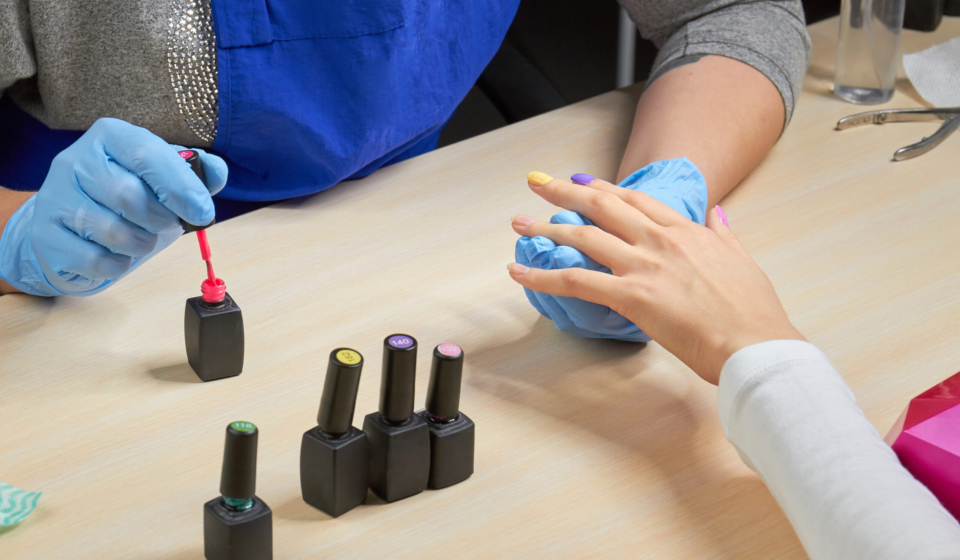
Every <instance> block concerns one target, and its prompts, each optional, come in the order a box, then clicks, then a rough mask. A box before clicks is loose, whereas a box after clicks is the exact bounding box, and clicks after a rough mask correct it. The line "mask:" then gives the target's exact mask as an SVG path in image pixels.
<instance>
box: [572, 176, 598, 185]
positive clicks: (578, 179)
mask: <svg viewBox="0 0 960 560" xmlns="http://www.w3.org/2000/svg"><path fill="white" fill-rule="evenodd" d="M570 180H571V181H573V182H574V183H576V184H578V185H589V184H590V183H592V182H594V181H596V180H597V179H596V178H595V177H591V176H590V175H587V174H586V173H577V174H575V175H574V176H572V177H570Z"/></svg>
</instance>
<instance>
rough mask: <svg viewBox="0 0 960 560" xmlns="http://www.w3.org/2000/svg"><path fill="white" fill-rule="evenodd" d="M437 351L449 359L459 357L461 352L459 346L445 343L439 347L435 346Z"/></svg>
mask: <svg viewBox="0 0 960 560" xmlns="http://www.w3.org/2000/svg"><path fill="white" fill-rule="evenodd" d="M437 350H439V351H440V353H441V354H443V355H444V356H450V357H451V358H454V357H457V356H459V355H460V353H461V352H462V350H460V347H459V346H457V345H456V344H452V343H450V342H445V343H443V344H441V345H440V346H437Z"/></svg>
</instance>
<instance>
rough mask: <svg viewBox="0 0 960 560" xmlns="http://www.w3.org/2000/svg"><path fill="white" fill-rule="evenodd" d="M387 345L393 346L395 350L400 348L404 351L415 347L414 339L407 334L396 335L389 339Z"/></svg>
mask: <svg viewBox="0 0 960 560" xmlns="http://www.w3.org/2000/svg"><path fill="white" fill-rule="evenodd" d="M387 344H389V345H390V346H393V347H394V348H400V349H401V350H403V349H404V348H410V347H411V346H413V338H411V337H409V336H407V335H405V334H395V335H393V336H391V337H390V338H388V339H387Z"/></svg>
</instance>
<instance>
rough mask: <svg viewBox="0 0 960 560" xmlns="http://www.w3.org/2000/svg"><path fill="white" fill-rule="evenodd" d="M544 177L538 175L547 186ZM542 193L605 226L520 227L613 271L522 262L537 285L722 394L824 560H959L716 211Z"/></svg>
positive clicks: (951, 532) (607, 188) (726, 412)
mask: <svg viewBox="0 0 960 560" xmlns="http://www.w3.org/2000/svg"><path fill="white" fill-rule="evenodd" d="M535 178H536V176H535ZM530 188H531V189H532V190H533V191H534V192H535V193H537V194H538V195H540V196H541V197H543V198H544V199H546V200H547V201H548V202H551V203H553V204H555V205H557V206H561V207H563V208H567V209H570V210H573V211H576V212H578V213H580V214H581V215H583V216H585V217H587V218H589V219H590V220H591V221H593V223H595V224H596V225H597V227H594V226H573V225H564V224H551V223H547V222H540V221H536V220H533V219H532V218H528V217H526V216H516V217H515V218H514V220H513V224H514V230H515V231H516V232H517V233H519V234H520V235H524V236H530V237H532V236H537V235H541V236H544V237H547V238H550V239H552V240H553V241H555V242H556V243H557V244H559V245H567V246H570V247H574V248H576V249H579V250H580V251H582V252H583V253H584V254H586V255H588V256H589V257H591V258H592V259H594V260H596V261H597V262H599V263H601V264H603V265H605V266H607V267H609V268H610V269H611V271H612V274H606V273H603V272H597V271H591V270H585V269H581V268H570V269H565V270H540V269H536V268H527V267H525V266H520V265H517V264H511V265H510V267H509V269H510V276H511V277H512V278H513V279H514V280H515V281H517V282H518V283H519V284H521V285H523V286H524V287H526V288H529V289H531V290H535V291H538V292H546V293H550V294H555V295H559V296H570V297H577V298H581V299H584V300H588V301H592V302H596V303H599V304H602V305H606V306H609V307H611V308H612V309H614V310H615V311H617V312H618V313H620V314H622V315H624V316H626V317H627V318H629V319H630V320H632V321H634V322H635V323H636V324H637V325H638V326H639V327H640V328H642V329H643V330H644V332H646V333H648V334H649V335H650V336H651V337H653V340H655V341H656V342H659V343H660V344H661V345H662V346H663V347H664V348H666V349H667V350H669V351H670V352H672V353H673V354H675V355H676V356H677V357H678V358H680V359H681V360H682V361H683V362H684V363H685V364H687V365H688V366H690V367H691V368H692V369H693V370H694V371H695V372H696V373H697V374H698V375H700V376H701V377H702V378H703V379H705V380H707V381H709V382H711V383H719V385H720V418H721V422H722V423H723V426H724V431H725V433H726V435H727V438H728V439H729V440H730V441H731V442H732V443H733V444H734V445H735V446H736V447H737V449H738V451H739V452H740V454H741V456H742V457H743V459H744V461H745V462H747V464H748V465H750V466H751V467H752V468H753V469H754V470H756V471H757V473H758V474H759V475H760V476H761V478H763V480H764V482H765V483H766V484H767V487H768V488H769V489H770V491H771V493H772V494H773V495H774V496H775V497H776V499H777V501H778V502H779V504H780V506H781V507H782V508H783V510H784V512H785V513H786V514H787V517H788V518H789V519H790V521H791V522H792V523H793V526H794V528H795V529H796V531H797V534H798V535H799V536H800V539H801V541H802V542H803V545H804V547H805V548H806V550H807V552H808V553H809V554H810V556H812V557H814V558H864V559H866V558H871V559H875V558H890V559H894V558H920V559H939V558H958V557H960V525H958V524H957V521H956V520H955V519H953V518H952V517H951V516H950V514H949V513H947V511H946V510H944V509H943V507H942V506H941V505H940V504H939V502H938V501H937V500H936V498H934V497H933V495H932V494H931V493H930V492H929V491H928V490H927V489H926V488H925V487H923V486H922V485H921V484H920V483H919V482H917V481H916V480H915V479H914V478H913V477H912V476H911V475H910V474H909V473H908V472H907V471H906V470H905V469H904V468H903V467H902V466H901V465H900V463H899V461H898V460H897V457H896V456H895V455H894V453H893V452H892V451H891V450H890V448H889V447H887V446H886V445H885V444H884V442H883V440H882V439H881V438H880V435H879V434H878V433H877V431H876V429H874V427H873V426H872V425H871V424H870V422H869V421H868V420H867V419H866V418H865V417H864V415H863V413H862V412H861V411H860V409H859V408H858V407H857V405H856V402H855V401H854V398H853V394H852V392H851V391H850V389H849V388H848V387H847V385H846V383H844V381H843V378H842V377H840V375H839V374H838V373H837V372H836V370H835V369H834V368H833V366H831V365H830V362H829V361H828V360H827V358H826V357H825V356H824V355H823V354H822V353H821V352H820V351H819V350H817V349H816V348H815V347H814V346H812V345H810V344H809V343H807V342H805V341H804V339H803V336H802V335H801V334H800V333H799V332H798V331H797V330H796V329H795V328H794V327H793V325H792V324H791V323H790V320H789V319H788V318H787V315H786V312H785V311H784V310H783V307H782V305H781V304H780V301H779V299H778V298H777V295H776V292H775V291H774V289H773V286H772V284H771V283H770V281H769V279H768V278H767V277H766V275H765V274H764V273H763V271H762V270H760V268H759V267H758V266H757V264H756V263H755V262H754V261H753V260H752V259H751V258H750V256H749V254H747V252H746V250H745V249H744V248H743V246H742V245H741V244H740V242H739V240H738V239H737V238H736V236H734V235H733V233H732V232H730V230H729V229H728V228H727V227H726V226H724V225H723V224H722V223H721V221H720V218H719V214H718V213H717V210H716V209H711V211H710V212H709V214H708V216H707V227H702V226H700V225H697V224H695V223H693V222H691V221H690V220H687V219H685V218H683V217H681V216H680V215H679V214H678V213H676V212H674V211H673V210H671V209H670V208H668V207H666V206H664V205H663V204H660V203H659V202H657V201H655V200H653V199H652V198H651V197H650V196H648V195H646V194H643V193H638V192H635V191H631V190H628V189H622V188H620V187H616V186H614V185H610V184H609V183H606V182H604V181H599V180H595V181H593V182H592V183H590V184H588V185H586V186H577V185H573V184H571V183H567V182H565V181H561V180H557V179H553V180H550V181H544V184H542V185H538V184H536V183H533V182H531V183H530Z"/></svg>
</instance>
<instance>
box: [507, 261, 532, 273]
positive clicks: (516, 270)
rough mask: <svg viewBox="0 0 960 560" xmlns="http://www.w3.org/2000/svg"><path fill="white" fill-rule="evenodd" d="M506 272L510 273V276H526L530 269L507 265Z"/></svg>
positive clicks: (517, 264) (519, 265)
mask: <svg viewBox="0 0 960 560" xmlns="http://www.w3.org/2000/svg"><path fill="white" fill-rule="evenodd" d="M507 270H509V271H510V274H526V273H528V272H530V267H529V266H523V265H522V264H519V263H510V264H508V265H507Z"/></svg>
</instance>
